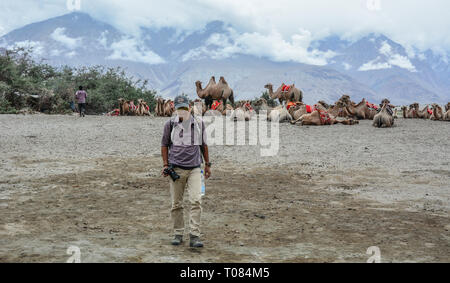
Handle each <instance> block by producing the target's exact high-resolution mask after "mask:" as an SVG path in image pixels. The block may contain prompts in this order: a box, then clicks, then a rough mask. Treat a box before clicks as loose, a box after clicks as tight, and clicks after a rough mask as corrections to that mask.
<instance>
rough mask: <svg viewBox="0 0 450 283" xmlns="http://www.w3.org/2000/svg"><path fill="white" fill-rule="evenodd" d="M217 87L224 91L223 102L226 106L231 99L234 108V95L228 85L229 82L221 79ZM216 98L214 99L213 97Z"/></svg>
mask: <svg viewBox="0 0 450 283" xmlns="http://www.w3.org/2000/svg"><path fill="white" fill-rule="evenodd" d="M217 87H218V88H219V89H221V90H222V102H223V104H224V105H226V104H227V100H228V99H229V100H230V102H231V104H232V105H233V106H234V93H233V90H232V89H231V88H230V86H229V85H228V83H227V81H225V78H224V77H220V79H219V83H218V84H217ZM213 98H214V97H213Z"/></svg>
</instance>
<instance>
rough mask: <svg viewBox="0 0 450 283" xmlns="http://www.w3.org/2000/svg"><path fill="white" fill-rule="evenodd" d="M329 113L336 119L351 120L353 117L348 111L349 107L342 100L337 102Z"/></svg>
mask: <svg viewBox="0 0 450 283" xmlns="http://www.w3.org/2000/svg"><path fill="white" fill-rule="evenodd" d="M320 104H322V103H320ZM322 106H324V105H323V104H322ZM325 108H326V107H325ZM327 111H328V113H330V114H331V115H333V116H334V117H342V118H351V117H353V115H351V114H350V111H349V110H348V109H347V105H346V104H345V103H344V102H343V101H341V100H339V101H337V102H336V103H335V104H334V105H333V106H332V107H331V108H329V109H328V110H327Z"/></svg>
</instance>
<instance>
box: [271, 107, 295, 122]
mask: <svg viewBox="0 0 450 283" xmlns="http://www.w3.org/2000/svg"><path fill="white" fill-rule="evenodd" d="M267 120H268V121H271V122H280V123H282V122H286V121H292V116H291V114H289V112H288V111H287V110H286V108H285V107H283V106H282V105H280V106H277V107H275V108H274V109H272V110H271V111H270V112H268V113H267Z"/></svg>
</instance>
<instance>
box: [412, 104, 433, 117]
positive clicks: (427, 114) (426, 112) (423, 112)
mask: <svg viewBox="0 0 450 283" xmlns="http://www.w3.org/2000/svg"><path fill="white" fill-rule="evenodd" d="M413 105H414V109H415V111H416V113H417V118H420V119H430V117H431V115H432V114H433V111H432V110H431V109H430V108H429V107H428V105H427V106H425V108H424V109H423V110H420V109H419V103H414V104H413Z"/></svg>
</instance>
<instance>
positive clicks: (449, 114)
mask: <svg viewBox="0 0 450 283" xmlns="http://www.w3.org/2000/svg"><path fill="white" fill-rule="evenodd" d="M442 119H443V120H444V121H450V109H449V110H447V112H445V113H444V117H443V118H442Z"/></svg>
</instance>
